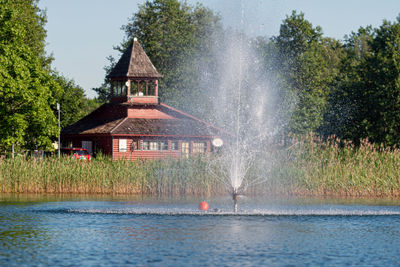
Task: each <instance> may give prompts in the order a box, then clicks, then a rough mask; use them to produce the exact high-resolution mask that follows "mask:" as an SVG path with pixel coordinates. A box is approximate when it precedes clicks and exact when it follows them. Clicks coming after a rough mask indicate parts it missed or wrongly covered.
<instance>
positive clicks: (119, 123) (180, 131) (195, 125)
mask: <svg viewBox="0 0 400 267" xmlns="http://www.w3.org/2000/svg"><path fill="white" fill-rule="evenodd" d="M136 108H138V109H143V108H150V109H159V110H160V111H161V112H164V113H167V114H170V115H171V116H172V117H174V118H173V119H165V118H164V119H161V118H160V119H158V118H157V119H155V118H129V117H127V114H128V109H136ZM61 134H62V135H81V134H131V135H154V136H157V135H169V136H175V135H178V136H210V137H211V136H215V135H220V134H226V133H224V131H223V130H221V129H218V128H216V127H215V126H213V125H211V124H208V123H206V122H203V121H201V120H199V119H197V118H195V117H193V116H190V115H188V114H185V113H183V112H181V111H179V110H176V109H174V108H172V107H169V106H167V105H164V104H159V105H155V104H151V105H147V104H146V105H144V104H141V105H133V104H126V103H107V104H104V105H102V106H101V107H99V108H98V109H97V110H95V111H93V112H92V113H90V114H89V115H87V116H86V117H84V118H83V119H81V120H79V121H78V122H76V123H74V124H72V125H69V126H67V127H65V128H64V129H63V130H62V132H61Z"/></svg>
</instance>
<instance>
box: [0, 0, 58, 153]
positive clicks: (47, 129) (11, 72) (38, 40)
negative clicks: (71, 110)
mask: <svg viewBox="0 0 400 267" xmlns="http://www.w3.org/2000/svg"><path fill="white" fill-rule="evenodd" d="M29 8H30V9H29ZM27 10H30V11H31V12H27ZM37 10H38V9H37V6H36V4H35V1H28V0H26V1H17V2H15V1H8V0H1V4H0V99H1V101H0V118H1V119H0V145H1V146H2V147H3V149H9V148H10V147H11V146H14V145H18V146H21V147H25V148H45V147H50V146H51V140H52V137H54V136H56V135H57V133H58V129H57V122H56V118H55V116H54V114H53V111H52V110H51V105H54V104H55V101H54V98H53V96H52V91H57V90H59V86H58V84H57V83H55V82H54V81H53V79H52V77H51V76H50V75H49V74H48V72H47V70H46V69H45V67H46V64H45V61H46V60H45V56H44V55H45V53H44V51H41V48H40V47H41V45H42V44H43V43H42V41H43V38H42V37H43V36H42V35H41V34H42V33H43V32H42V31H38V33H40V34H38V35H35V31H37V29H40V25H41V23H42V20H41V18H42V17H41V15H40V14H37ZM27 14H31V15H32V14H36V18H33V17H29V15H27ZM31 23H32V25H31ZM42 47H43V46H42Z"/></svg>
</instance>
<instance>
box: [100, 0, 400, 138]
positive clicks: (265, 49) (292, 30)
mask: <svg viewBox="0 0 400 267" xmlns="http://www.w3.org/2000/svg"><path fill="white" fill-rule="evenodd" d="M122 29H123V30H124V31H125V33H126V37H125V39H124V40H123V41H122V42H121V44H120V45H119V46H118V47H117V49H118V50H119V51H123V50H124V49H125V48H126V47H127V46H128V45H130V44H131V42H132V38H133V37H137V38H138V39H139V41H140V42H141V44H142V45H143V47H144V49H145V51H146V53H147V54H148V55H149V57H150V59H151V60H152V62H153V64H154V65H155V66H156V68H157V69H158V70H159V71H160V72H161V73H162V74H163V75H164V78H163V79H162V80H161V83H160V87H161V100H162V101H163V102H166V103H167V104H170V105H173V106H175V107H177V108H180V109H183V110H185V111H187V112H189V113H191V114H194V115H197V116H200V117H202V118H208V119H210V118H211V117H212V116H213V114H215V113H216V112H217V111H215V110H213V107H212V106H211V104H210V103H211V102H212V101H210V97H211V96H212V94H210V92H212V90H214V91H215V90H219V88H218V84H219V83H220V79H221V75H220V71H219V67H220V62H219V61H220V60H221V57H220V56H219V54H220V53H221V52H222V51H224V50H225V49H226V47H225V45H226V44H227V42H230V41H232V36H235V35H244V36H242V39H244V42H245V45H246V46H248V47H251V49H253V50H255V51H257V59H256V60H258V61H262V64H261V66H262V69H261V70H260V69H257V72H259V73H260V71H261V73H262V75H264V77H268V79H269V83H270V84H273V86H274V88H278V93H277V94H278V100H279V103H278V105H277V108H276V109H277V110H282V111H287V110H290V113H288V114H282V116H281V117H284V119H285V120H286V123H285V125H284V129H283V132H286V133H295V134H305V133H308V132H316V133H319V134H321V135H323V136H331V135H335V136H338V137H339V138H341V139H343V140H352V141H354V142H355V143H358V142H359V140H361V139H368V140H369V141H371V142H374V143H382V144H384V145H386V146H395V145H399V144H400V61H399V60H400V17H399V18H398V19H397V20H396V21H394V22H389V21H383V23H382V25H381V26H380V27H378V28H372V27H371V26H366V27H361V28H360V29H359V30H358V31H357V32H352V33H351V34H349V35H347V36H345V38H344V40H336V39H334V38H330V37H326V36H324V35H323V31H322V29H321V27H319V26H313V25H312V23H311V22H309V21H308V20H307V19H306V18H305V15H304V14H303V13H298V12H296V11H293V12H292V14H290V15H288V16H287V17H286V18H285V19H284V20H283V22H282V24H281V26H280V31H279V35H277V36H273V37H271V38H266V37H262V36H260V37H255V38H254V37H250V36H246V33H242V32H237V31H234V30H232V29H224V28H223V26H222V23H221V18H220V17H219V16H218V15H217V14H215V13H214V12H213V11H212V10H210V9H208V8H206V7H204V6H202V5H200V4H198V5H196V6H190V5H188V4H186V3H184V2H180V1H178V0H152V1H146V2H145V3H144V4H143V5H140V7H139V11H138V12H136V13H135V14H133V15H132V17H131V18H130V19H129V21H128V23H127V24H126V25H123V26H122ZM114 64H115V59H113V58H111V59H110V65H109V66H107V67H106V69H107V70H110V69H111V68H112V67H113V65H114ZM252 71H254V70H253V69H251V67H250V68H249V72H252ZM253 76H254V75H253ZM210 88H211V91H210V90H209V89H210ZM95 90H96V91H97V92H98V93H99V97H100V98H101V99H103V100H106V99H107V97H108V93H109V85H108V83H107V80H106V81H105V83H104V84H103V85H102V86H101V87H99V88H96V89H95ZM288 102H290V103H288ZM279 105H280V106H279ZM211 120H212V118H211Z"/></svg>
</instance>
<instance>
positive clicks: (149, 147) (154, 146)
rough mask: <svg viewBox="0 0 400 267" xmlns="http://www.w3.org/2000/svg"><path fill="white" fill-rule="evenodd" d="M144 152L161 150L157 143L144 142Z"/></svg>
mask: <svg viewBox="0 0 400 267" xmlns="http://www.w3.org/2000/svg"><path fill="white" fill-rule="evenodd" d="M143 150H151V151H154V150H159V146H158V142H157V141H143Z"/></svg>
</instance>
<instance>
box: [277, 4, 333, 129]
mask: <svg viewBox="0 0 400 267" xmlns="http://www.w3.org/2000/svg"><path fill="white" fill-rule="evenodd" d="M271 41H272V42H273V43H274V45H275V48H276V52H277V57H278V59H277V60H275V62H276V63H277V66H276V68H277V71H278V73H279V77H280V79H281V87H282V90H283V91H284V92H286V94H287V95H289V96H294V98H295V105H294V108H293V110H292V115H291V118H290V119H289V120H290V121H289V127H288V128H289V131H290V132H293V133H306V132H309V131H314V130H316V129H318V128H319V127H320V125H321V124H322V119H323V115H324V113H325V109H326V103H327V97H328V95H329V92H330V90H331V86H332V82H333V80H334V77H335V73H337V71H336V70H335V68H336V67H337V65H338V60H337V56H336V50H338V49H339V47H340V46H339V45H338V43H337V42H336V41H335V40H333V39H328V38H323V37H322V29H321V28H320V27H318V26H317V27H315V28H314V27H313V26H312V24H311V23H310V22H309V21H307V20H305V19H304V14H303V13H300V14H297V13H296V11H293V12H292V14H291V16H288V17H287V18H286V19H285V20H284V21H283V23H282V24H281V27H280V32H279V35H278V36H276V37H273V38H272V40H271Z"/></svg>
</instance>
